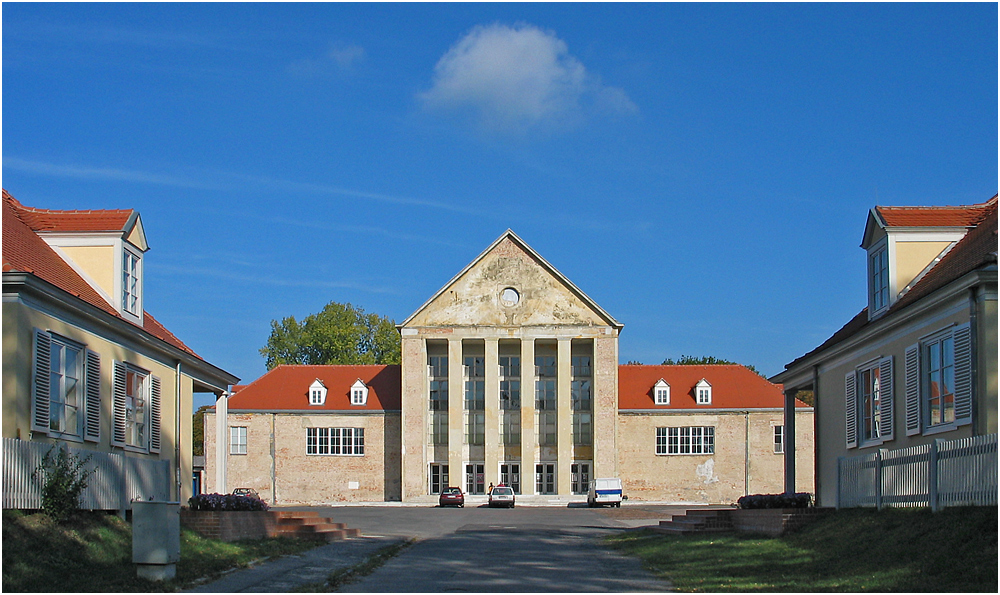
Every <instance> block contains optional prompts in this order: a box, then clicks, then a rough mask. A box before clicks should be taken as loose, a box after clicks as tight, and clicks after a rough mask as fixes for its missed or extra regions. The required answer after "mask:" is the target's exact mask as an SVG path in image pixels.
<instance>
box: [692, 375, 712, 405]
mask: <svg viewBox="0 0 1000 595" xmlns="http://www.w3.org/2000/svg"><path fill="white" fill-rule="evenodd" d="M694 394H695V400H696V402H697V403H698V404H699V405H711V404H712V385H711V384H709V383H708V381H707V380H705V379H704V378H702V379H701V380H699V381H698V384H696V385H695V386H694Z"/></svg>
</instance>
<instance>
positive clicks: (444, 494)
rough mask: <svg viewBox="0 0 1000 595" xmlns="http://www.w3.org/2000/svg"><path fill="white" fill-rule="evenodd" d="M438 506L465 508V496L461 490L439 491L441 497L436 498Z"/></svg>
mask: <svg viewBox="0 0 1000 595" xmlns="http://www.w3.org/2000/svg"><path fill="white" fill-rule="evenodd" d="M438 506H457V507H459V508H465V494H463V493H462V489H461V488H445V489H443V490H441V497H440V498H438Z"/></svg>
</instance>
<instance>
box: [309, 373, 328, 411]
mask: <svg viewBox="0 0 1000 595" xmlns="http://www.w3.org/2000/svg"><path fill="white" fill-rule="evenodd" d="M309 404H310V405H325V404H326V385H324V384H323V381H321V380H320V379H319V378H317V379H316V381H315V382H313V383H312V384H310V385H309Z"/></svg>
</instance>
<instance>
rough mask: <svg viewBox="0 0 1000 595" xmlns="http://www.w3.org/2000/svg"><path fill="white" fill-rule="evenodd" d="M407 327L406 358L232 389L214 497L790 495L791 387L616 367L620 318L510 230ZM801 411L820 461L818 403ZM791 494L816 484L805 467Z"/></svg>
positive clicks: (315, 370) (714, 372)
mask: <svg viewBox="0 0 1000 595" xmlns="http://www.w3.org/2000/svg"><path fill="white" fill-rule="evenodd" d="M398 328H399V332H400V335H401V340H402V363H401V365H400V366H381V367H379V366H375V367H371V368H373V369H371V370H361V369H351V367H349V366H279V367H278V368H275V369H274V370H272V371H270V372H269V373H268V374H265V375H264V376H263V377H262V378H261V379H259V380H258V381H256V382H255V383H253V384H251V385H249V386H247V387H245V388H240V389H239V390H236V391H235V394H234V395H233V396H231V397H229V398H228V399H227V400H226V402H225V403H224V405H225V407H226V409H225V411H226V413H225V416H226V422H225V423H221V421H219V420H218V417H217V416H215V415H213V414H210V415H209V419H207V420H206V428H211V427H213V424H214V426H215V427H217V428H218V431H217V432H216V435H215V436H210V435H208V434H209V433H208V432H207V433H206V435H207V438H206V454H208V455H209V456H208V457H207V466H208V469H207V471H208V473H207V477H208V482H207V485H206V489H207V490H208V491H219V492H222V491H230V490H232V489H234V488H236V487H253V488H255V489H257V491H258V492H259V493H261V494H262V495H263V496H264V497H265V498H266V499H268V500H270V501H271V502H272V503H275V504H293V503H294V504H299V503H323V502H330V501H364V500H372V499H387V500H405V501H421V500H433V499H434V498H435V497H436V496H435V494H437V493H439V492H440V491H441V489H442V488H444V487H448V486H451V485H457V486H461V487H462V488H463V490H465V491H466V492H467V493H470V494H473V495H475V494H484V493H485V492H486V491H487V489H488V486H489V485H491V484H493V485H496V484H499V483H504V484H507V485H510V486H512V487H513V488H514V491H515V492H516V493H518V494H521V495H530V496H533V497H535V496H537V497H541V498H545V497H549V498H551V497H572V496H574V495H580V494H584V493H586V491H587V489H588V487H589V483H590V480H591V479H593V478H596V477H621V478H622V480H623V482H624V485H625V490H626V493H630V494H631V495H632V496H633V497H636V496H638V497H640V498H644V499H657V500H664V499H667V500H672V501H685V502H692V501H693V502H728V501H735V500H736V499H737V498H738V497H739V496H742V495H744V494H746V493H759V492H767V491H770V492H777V491H781V488H782V460H783V454H782V447H783V444H784V440H783V434H782V431H783V424H782V402H783V396H782V392H781V388H780V387H778V386H777V385H773V384H771V383H769V382H767V381H766V380H764V379H763V378H761V377H759V376H757V375H756V374H754V373H753V372H751V371H749V370H747V369H746V368H743V367H742V366H693V367H692V366H619V364H618V336H619V333H620V332H621V330H622V325H621V324H620V323H619V322H617V321H616V320H615V319H614V318H613V317H612V316H611V315H609V314H608V313H607V312H605V311H604V310H603V309H602V308H601V307H600V306H598V305H597V304H596V303H595V302H594V301H593V300H591V299H590V298H589V297H588V296H587V295H586V294H585V293H583V292H582V291H581V290H580V289H579V288H577V287H576V286H575V285H574V284H573V283H572V282H570V281H569V280H568V279H567V278H566V277H564V276H563V275H562V274H561V273H559V271H557V270H556V269H555V268H554V267H552V266H551V265H550V264H549V263H548V262H547V261H546V260H545V259H544V258H542V257H541V256H540V255H539V254H538V253H536V252H535V251H534V250H533V249H532V248H531V247H529V246H528V245H527V244H526V243H525V242H523V241H522V240H521V239H520V238H519V237H518V236H517V235H515V234H514V233H513V232H511V231H507V232H506V233H504V234H503V235H502V236H500V238H498V239H497V240H496V241H495V242H493V244H491V245H490V246H489V247H488V248H487V249H486V250H485V251H484V252H483V253H482V254H480V255H479V256H478V257H477V258H476V259H475V260H473V261H472V262H471V263H470V264H469V265H468V266H467V267H465V269H463V270H462V271H461V272H459V273H458V274H457V275H456V276H455V277H454V278H453V279H451V281H449V282H448V283H447V284H446V285H445V286H444V287H443V288H442V289H441V290H440V291H438V292H437V293H436V294H434V295H433V296H432V297H431V298H430V299H429V300H428V301H427V302H426V303H424V304H423V305H422V306H421V307H420V308H418V309H417V310H416V312H414V313H413V314H412V315H411V316H410V317H409V318H407V319H406V320H405V321H404V322H402V323H401V324H400V325H399V326H398ZM361 368H368V367H361ZM376 368H377V369H376ZM311 376H314V378H309V377H311ZM379 377H381V378H383V379H385V378H398V381H397V382H398V384H392V383H391V382H389V383H386V382H384V381H383V382H381V384H380V385H379V386H377V387H375V386H374V385H373V384H372V382H373V380H374V379H376V378H379ZM292 378H295V380H294V381H293V380H292ZM317 391H318V392H317ZM623 393H624V394H623ZM370 395H377V400H376V401H372V400H369V399H371V396H370ZM373 403H377V405H373ZM799 405H800V406H799V407H798V410H797V415H798V416H801V417H802V419H801V420H800V422H799V424H797V427H799V428H801V432H800V434H799V435H798V436H797V438H798V440H797V441H796V443H797V445H798V450H799V451H800V452H801V457H802V467H809V466H810V465H811V463H810V461H811V457H812V442H811V425H812V424H811V415H812V409H811V408H810V407H806V406H805V405H804V404H802V403H800V404H799ZM222 411H223V409H222V407H220V408H218V413H219V415H222ZM255 427H257V428H258V429H257V430H256V431H253V432H251V431H252V430H253V429H254V428H255ZM280 428H284V430H280V431H279V429H280ZM751 430H752V431H751ZM255 436H257V438H255ZM359 436H360V440H359ZM348 437H349V438H348ZM348 440H350V444H349V445H348V443H347V441H348ZM254 442H256V443H257V445H256V446H255V447H251V444H252V443H254ZM227 443H228V444H227ZM219 444H221V445H222V448H221V449H219V448H218V447H217V446H218V445H219ZM251 452H254V453H256V454H255V455H251ZM212 453H215V456H212ZM366 457H367V459H368V461H367V462H365V463H360V462H359V459H364V458H366ZM213 466H214V467H215V469H214V470H213V469H212V468H213ZM322 469H326V470H327V472H326V475H324V474H323V471H321V470H322ZM345 470H351V471H349V472H347V473H346V474H345ZM317 473H318V475H317ZM306 476H308V477H312V478H313V480H309V481H302V478H303V477H306ZM323 477H326V478H336V479H333V480H332V481H333V482H334V483H336V485H332V486H331V485H324V482H323V481H322V478H323ZM213 479H214V480H215V481H214V482H213V481H212V480H213ZM797 487H798V488H799V489H801V491H811V489H812V477H811V474H809V473H803V476H802V477H801V481H800V483H799V485H798V486H797Z"/></svg>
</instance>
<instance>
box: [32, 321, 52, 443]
mask: <svg viewBox="0 0 1000 595" xmlns="http://www.w3.org/2000/svg"><path fill="white" fill-rule="evenodd" d="M34 356H35V357H34V362H33V364H34V369H33V371H32V375H31V429H32V430H35V431H37V432H48V431H49V392H50V390H51V383H52V380H51V368H50V362H51V358H52V337H51V336H50V335H49V334H48V333H47V332H45V331H41V330H38V329H35V345H34Z"/></svg>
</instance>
